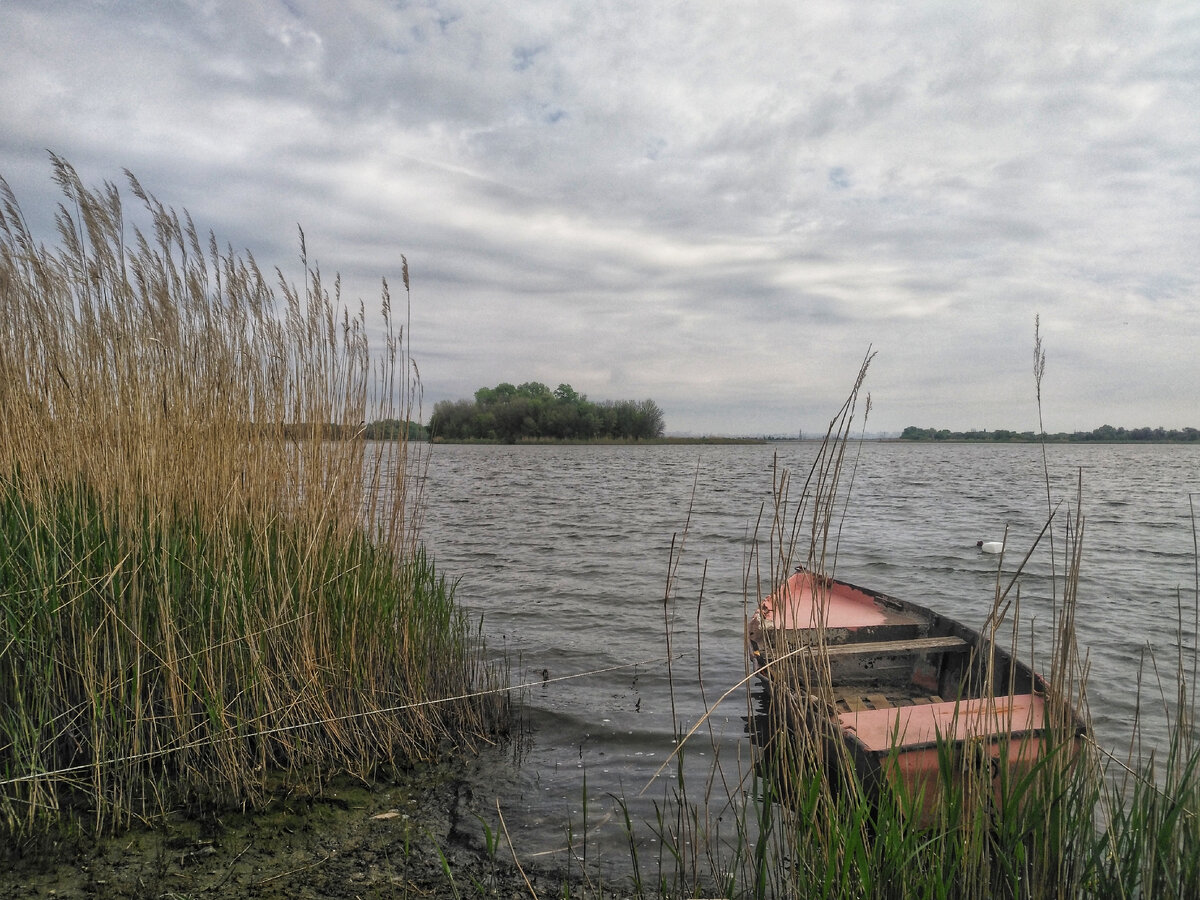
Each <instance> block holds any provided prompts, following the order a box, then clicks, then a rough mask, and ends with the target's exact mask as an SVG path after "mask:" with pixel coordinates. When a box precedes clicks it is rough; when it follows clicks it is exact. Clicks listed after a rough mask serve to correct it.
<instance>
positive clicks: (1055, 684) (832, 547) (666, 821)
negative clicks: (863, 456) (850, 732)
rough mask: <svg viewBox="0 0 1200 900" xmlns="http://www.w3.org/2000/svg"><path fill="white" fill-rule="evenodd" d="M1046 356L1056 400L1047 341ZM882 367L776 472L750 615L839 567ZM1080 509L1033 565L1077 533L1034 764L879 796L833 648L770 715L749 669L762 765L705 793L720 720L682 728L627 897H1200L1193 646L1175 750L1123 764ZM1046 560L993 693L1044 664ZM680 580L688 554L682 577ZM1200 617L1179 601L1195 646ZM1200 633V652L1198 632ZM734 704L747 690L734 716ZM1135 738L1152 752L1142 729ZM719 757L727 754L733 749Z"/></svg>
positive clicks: (966, 769) (1006, 591)
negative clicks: (796, 477) (1093, 646)
mask: <svg viewBox="0 0 1200 900" xmlns="http://www.w3.org/2000/svg"><path fill="white" fill-rule="evenodd" d="M1037 352H1038V355H1039V359H1038V367H1037V369H1036V375H1037V378H1038V391H1039V400H1040V389H1041V380H1040V379H1041V367H1043V366H1044V355H1042V350H1041V344H1040V336H1039V341H1038V348H1037ZM869 364H870V356H868V358H867V359H866V360H865V361H864V364H863V367H862V369H861V370H860V372H859V376H858V379H857V381H856V383H855V385H854V387H853V389H852V391H851V393H850V395H849V397H848V399H847V401H846V403H845V405H844V406H843V407H842V408H841V410H840V411H839V412H838V414H837V415H836V416H835V417H834V419H833V421H832V422H831V424H830V428H829V431H828V433H827V435H826V438H825V441H824V443H823V444H822V445H821V446H820V448H819V450H818V452H817V454H816V456H815V458H814V461H813V464H812V466H811V468H810V469H809V470H808V471H807V472H806V473H803V482H802V483H801V484H800V486H799V490H798V491H795V492H793V481H792V475H791V473H789V472H787V471H784V470H782V469H779V468H777V469H776V472H775V476H774V492H773V495H774V496H773V502H771V503H769V504H766V505H764V507H763V510H762V511H761V513H760V516H759V528H758V530H757V535H758V539H757V540H756V541H755V546H754V550H753V552H752V554H751V556H750V558H749V560H748V565H747V571H746V585H747V611H748V612H749V611H751V610H752V609H753V606H754V605H755V604H756V603H757V602H758V601H759V600H761V599H762V598H763V597H764V596H766V595H767V594H769V593H771V592H772V591H773V590H774V589H775V588H776V587H777V586H778V585H779V584H780V583H781V582H782V581H783V580H784V579H785V578H786V577H787V576H788V575H789V574H790V573H791V572H792V569H793V567H794V565H797V564H802V565H804V566H805V567H806V568H808V569H810V570H812V571H814V572H817V573H828V574H833V572H834V571H835V568H836V563H837V551H838V540H839V535H840V524H839V523H840V520H841V517H842V516H843V514H844V511H845V506H846V504H847V503H848V502H849V495H850V488H851V485H852V483H853V479H854V474H855V465H856V463H855V454H854V452H853V448H854V443H855V437H854V434H853V430H852V429H853V428H854V427H855V426H856V425H861V424H862V423H865V418H866V413H867V412H869V409H870V398H869V396H868V397H866V398H865V401H860V396H859V394H860V390H861V388H862V385H863V380H864V378H865V376H866V372H867V369H868V367H869ZM860 412H861V416H860ZM1048 494H1049V492H1048ZM1081 495H1082V491H1079V492H1078V493H1077V494H1076V496H1075V498H1073V502H1072V503H1071V504H1069V506H1070V512H1069V514H1068V513H1062V512H1060V507H1059V506H1057V505H1055V504H1051V503H1048V513H1047V522H1046V528H1045V530H1044V531H1043V534H1042V536H1041V537H1040V538H1039V539H1038V542H1037V544H1035V547H1034V548H1030V551H1029V553H1030V554H1032V553H1033V552H1034V549H1036V547H1037V546H1038V545H1040V544H1041V543H1042V541H1043V540H1045V538H1046V537H1047V536H1048V535H1050V534H1051V533H1052V531H1053V532H1056V533H1057V534H1058V535H1059V537H1058V540H1057V541H1056V542H1054V543H1053V544H1052V545H1051V550H1050V552H1051V554H1052V555H1055V554H1061V556H1059V557H1058V558H1057V559H1056V561H1055V563H1054V572H1055V575H1054V581H1055V586H1054V590H1053V597H1052V602H1053V603H1054V625H1053V629H1054V634H1053V637H1052V641H1051V642H1050V647H1049V650H1048V651H1047V653H1046V654H1045V656H1044V657H1043V658H1039V659H1030V662H1031V663H1032V664H1033V665H1034V667H1035V668H1036V669H1037V670H1039V671H1041V672H1042V673H1043V674H1044V675H1045V691H1046V695H1047V709H1048V711H1049V725H1050V735H1049V738H1048V739H1047V740H1045V741H1044V743H1043V746H1042V748H1041V751H1040V754H1039V755H1038V757H1037V761H1036V763H1035V764H1033V765H1031V766H1025V767H1023V768H1021V767H1014V768H1013V770H1012V771H1011V772H1010V769H1009V766H1008V754H1009V753H1010V752H1013V749H1015V748H1010V749H1006V748H1005V747H1004V746H1001V748H1000V757H999V760H998V764H997V765H996V766H995V767H994V768H992V767H987V766H977V767H971V766H969V765H967V766H964V765H963V762H964V757H963V756H962V753H961V751H959V750H958V749H956V748H955V747H953V746H951V745H949V744H942V745H940V746H939V748H938V753H939V762H940V766H939V773H938V776H937V778H936V779H935V781H934V782H933V783H930V784H926V785H925V786H924V789H923V790H917V791H915V792H914V791H906V790H903V789H901V790H897V791H889V790H884V791H882V792H880V791H878V790H876V789H874V788H875V787H876V786H868V785H865V784H863V783H862V782H861V780H860V776H859V775H858V773H857V772H856V770H855V767H854V765H853V763H852V760H851V759H850V758H849V756H848V754H847V753H846V748H845V744H844V743H843V742H842V741H841V740H840V738H839V736H838V735H837V734H835V733H833V732H832V731H831V728H832V726H831V724H830V720H829V717H828V715H827V712H826V711H827V710H828V709H829V708H831V703H832V685H831V676H830V668H829V657H828V656H827V655H824V654H823V652H822V651H821V647H820V646H818V647H817V648H816V651H815V652H814V653H812V654H808V655H807V657H806V661H805V663H804V664H803V665H800V664H799V663H798V662H797V663H796V664H794V667H793V669H792V670H791V672H790V673H789V674H788V675H785V676H784V678H785V679H786V680H790V681H791V683H792V684H794V685H796V686H797V688H798V689H797V691H796V692H795V694H794V695H793V696H790V697H788V696H781V697H777V698H776V700H775V702H772V703H769V704H767V705H766V706H765V708H761V709H760V708H759V707H758V706H757V701H755V700H754V699H753V698H752V697H751V696H750V695H749V689H750V686H751V684H752V681H753V676H752V673H750V672H747V678H746V680H745V681H744V682H743V684H742V689H743V690H744V691H745V692H746V693H745V697H746V702H747V709H748V718H749V719H750V721H751V723H752V724H753V725H754V726H755V729H756V730H757V734H758V736H759V740H758V742H757V744H756V750H755V754H754V756H753V758H752V761H751V764H750V765H748V766H743V765H742V764H741V762H740V761H739V762H738V765H737V777H736V778H734V779H730V778H729V775H728V772H727V771H719V770H718V769H716V768H714V771H713V774H712V775H711V776H710V777H709V778H707V779H702V782H703V783H702V784H699V785H697V784H694V783H688V781H687V780H686V779H685V773H686V771H687V769H688V768H689V767H688V766H685V765H684V762H683V759H682V757H684V756H685V755H687V754H689V753H693V752H696V750H695V744H696V743H697V742H701V741H703V739H704V734H705V731H704V729H703V723H702V722H700V723H692V725H691V727H690V728H689V727H687V726H688V723H682V722H681V723H680V724H679V734H678V740H679V744H680V746H679V748H678V749H677V751H676V753H675V754H674V755H673V757H674V758H673V765H672V766H671V770H672V772H673V775H674V778H673V782H672V786H671V787H670V788H668V790H667V791H666V793H664V796H663V800H662V801H661V803H660V804H659V805H658V806H657V807H656V810H657V812H656V816H655V818H654V820H653V821H649V822H645V823H638V822H636V821H634V820H633V819H632V817H631V816H630V814H629V810H628V805H627V804H626V803H625V802H624V801H619V803H618V813H619V821H623V828H624V830H625V832H626V834H627V837H628V843H629V846H630V848H631V851H630V853H631V860H630V861H631V865H632V868H633V874H632V878H631V882H630V885H629V886H626V885H620V886H618V889H621V890H629V889H630V888H631V891H630V892H631V893H632V894H633V895H635V896H639V897H643V896H644V897H650V896H671V897H687V896H723V897H730V898H735V897H736V898H743V897H746V898H784V897H822V898H830V897H835V898H910V897H922V898H926V897H928V898H992V897H1005V898H1043V897H1044V898H1060V897H1072V898H1073V897H1086V898H1114V897H1116V898H1134V897H1145V898H1152V897H1153V898H1158V897H1172V898H1180V900H1182V898H1192V897H1200V852H1198V848H1200V745H1198V744H1197V735H1196V725H1195V722H1196V719H1195V699H1194V695H1193V693H1192V686H1193V685H1194V684H1195V666H1196V662H1195V657H1194V655H1193V656H1190V657H1189V656H1188V655H1187V654H1186V653H1185V652H1184V651H1183V650H1182V649H1181V651H1180V654H1179V657H1178V659H1177V660H1176V671H1175V672H1174V673H1173V680H1174V682H1175V689H1174V692H1173V693H1174V696H1173V697H1172V696H1170V694H1171V693H1172V691H1171V690H1169V689H1162V688H1160V693H1161V694H1162V696H1163V701H1164V706H1165V707H1166V708H1167V709H1168V711H1169V712H1171V713H1172V714H1173V719H1172V722H1171V728H1170V741H1169V743H1168V745H1167V746H1166V747H1165V748H1161V749H1160V751H1159V753H1157V754H1156V753H1150V754H1148V755H1146V756H1145V757H1136V758H1135V756H1134V754H1133V751H1132V749H1131V751H1130V754H1129V757H1128V758H1127V759H1121V758H1118V756H1117V755H1115V754H1114V753H1113V752H1112V751H1111V749H1110V748H1102V747H1099V746H1097V745H1096V744H1095V742H1094V740H1093V739H1092V738H1091V736H1090V729H1089V728H1088V727H1087V694H1086V675H1087V662H1086V658H1085V657H1082V656H1081V654H1080V653H1079V650H1078V647H1077V645H1076V641H1075V616H1076V610H1077V609H1078V608H1080V604H1082V603H1085V602H1086V598H1081V597H1080V592H1079V588H1080V572H1081V567H1082V547H1083V534H1084V524H1085V520H1084V516H1083V514H1082V509H1081V503H1080V497H1081ZM680 543H682V542H680ZM1046 543H1047V544H1049V543H1050V542H1049V541H1046ZM1029 558H1030V557H1029V555H1026V557H1025V559H1024V560H1022V561H1021V562H1020V563H1019V564H1018V565H1017V566H1016V574H1015V575H1014V576H1008V575H1006V576H1004V577H1003V578H1002V577H1001V570H1000V569H999V568H998V570H997V579H996V587H995V595H994V598H993V606H992V611H991V615H990V616H989V617H988V619H987V621H986V622H985V623H982V625H983V627H982V635H983V637H984V638H985V639H986V640H987V646H988V647H990V648H991V650H990V652H988V653H987V654H986V655H984V656H983V658H982V659H980V660H979V661H978V667H977V670H976V674H975V678H977V679H978V680H979V681H980V683H981V685H982V686H984V687H985V690H984V691H983V693H984V694H985V696H986V695H987V694H988V690H987V689H986V687H987V686H989V685H999V684H1003V682H1004V679H1003V678H1002V677H1000V674H1001V673H1000V672H999V668H1000V667H1003V666H1005V665H1008V660H1009V659H1013V658H1017V657H1018V656H1023V657H1024V658H1026V659H1029V658H1030V657H1031V656H1032V650H1031V649H1030V646H1024V647H1022V643H1024V642H1025V641H1027V640H1028V639H1029V634H1028V632H1027V631H1026V630H1024V629H1023V626H1022V622H1021V590H1020V588H1021V573H1022V571H1023V569H1024V566H1025V564H1026V563H1027V562H1028V559H1029ZM678 566H679V560H678V559H673V560H672V564H671V572H672V573H674V572H675V571H676V569H677V567H678ZM1197 580H1198V584H1197V586H1196V587H1200V577H1198V579H1197ZM668 593H670V589H668ZM1186 606H1187V604H1186V603H1185V602H1184V600H1183V597H1182V594H1181V598H1180V609H1181V616H1180V621H1181V633H1183V632H1186V628H1185V627H1183V626H1185V625H1186V624H1187V623H1186V622H1185V617H1184V612H1183V611H1184V609H1185V607H1186ZM1191 608H1192V609H1193V610H1194V609H1195V597H1194V596H1193V599H1192V605H1191ZM1191 627H1192V631H1193V644H1192V646H1193V648H1194V646H1195V644H1194V635H1195V632H1196V631H1197V629H1196V628H1195V621H1194V620H1193V622H1192V623H1191ZM1021 635H1024V637H1023V638H1022V637H1021ZM818 643H819V642H818ZM1182 646H1183V642H1181V647H1182ZM1193 653H1194V650H1193ZM784 664H786V661H785V663H784ZM701 677H702V676H701ZM1171 678H1172V676H1168V683H1170V680H1171ZM1132 687H1133V686H1132V685H1131V689H1132ZM993 696H994V695H993ZM732 697H737V691H736V689H734V690H731V691H730V692H728V693H726V694H725V695H724V696H722V697H721V698H720V699H719V700H718V701H716V702H717V704H719V703H721V702H724V701H725V700H727V699H729V698H732ZM997 699H999V698H997ZM1168 700H1170V701H1173V702H1167V701H1168ZM1081 725H1082V726H1083V727H1082V728H1081ZM1131 729H1132V732H1133V739H1134V742H1135V743H1136V741H1137V733H1136V732H1137V723H1136V722H1135V723H1131ZM1014 742H1015V741H1014ZM1132 746H1133V745H1131V747H1132ZM703 750H704V751H706V752H709V753H711V754H712V755H714V756H715V755H716V754H717V752H718V751H719V746H718V744H717V743H716V742H715V741H714V742H712V743H710V744H708V745H706V746H704V747H703ZM728 765H729V764H728V762H727V763H726V768H728ZM693 781H694V776H693ZM714 811H717V814H714ZM644 829H645V830H648V831H649V833H650V834H651V835H653V838H654V840H655V841H656V842H659V844H660V846H661V851H660V852H658V853H657V854H655V856H654V857H653V858H651V859H648V858H647V853H646V852H645V850H642V851H641V852H639V850H638V847H639V846H644V845H645V842H644V841H643V840H641V836H642V835H643V834H644Z"/></svg>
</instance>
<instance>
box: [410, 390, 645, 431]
mask: <svg viewBox="0 0 1200 900" xmlns="http://www.w3.org/2000/svg"><path fill="white" fill-rule="evenodd" d="M663 429H664V420H663V411H662V409H660V408H659V406H658V404H657V403H655V402H654V401H653V400H641V401H637V400H616V401H613V400H605V401H602V402H599V403H595V402H592V401H590V400H588V398H587V397H586V396H585V395H583V394H580V393H577V392H576V391H575V389H574V388H572V387H571V385H569V384H560V385H559V386H558V387H557V388H555V389H554V390H553V391H552V390H550V388H548V387H547V386H546V385H544V384H542V383H541V382H537V381H527V382H525V383H524V384H521V385H516V386H514V385H512V384H509V383H508V382H502V383H501V384H498V385H496V386H495V387H494V388H488V387H482V388H480V389H479V390H477V391H476V392H475V399H474V400H473V401H471V400H442V401H440V402H439V403H436V404H435V405H434V407H433V415H432V416H431V417H430V419H429V434H430V437H431V439H432V440H435V441H490V442H496V443H506V444H515V443H517V442H518V441H609V440H611V441H639V440H653V439H657V438H661V437H662V435H663Z"/></svg>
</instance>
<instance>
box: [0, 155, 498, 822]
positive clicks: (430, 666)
mask: <svg viewBox="0 0 1200 900" xmlns="http://www.w3.org/2000/svg"><path fill="white" fill-rule="evenodd" d="M52 166H53V172H54V178H55V181H56V182H57V184H58V185H59V187H60V188H61V191H62V196H63V201H62V202H61V203H60V205H59V208H58V212H57V215H56V219H55V220H56V226H57V238H58V243H57V245H55V246H50V247H47V246H46V245H44V244H43V243H40V242H38V241H37V240H36V239H35V238H34V236H33V235H32V233H31V232H30V230H29V228H28V226H27V224H26V222H25V219H24V216H23V215H22V212H21V209H20V206H19V204H18V202H17V199H16V197H15V196H14V195H13V192H12V191H11V189H10V188H9V186H8V184H7V183H5V182H3V180H0V200H2V208H0V421H3V423H4V427H3V428H0V605H2V609H3V625H2V629H3V630H2V631H0V830H3V831H4V832H6V833H8V834H10V835H13V836H16V837H18V838H20V837H24V836H29V835H33V834H36V833H38V832H39V831H44V830H45V829H46V828H48V827H51V826H52V825H54V824H55V823H63V822H68V821H75V820H77V819H78V818H79V817H80V816H86V817H87V819H88V820H89V822H90V827H93V828H94V829H96V830H97V831H108V830H112V829H118V828H122V827H124V826H126V825H128V824H129V823H131V822H133V821H135V820H153V819H155V818H156V817H159V816H161V815H162V814H163V812H164V811H165V810H166V809H168V808H170V807H171V806H172V805H173V804H178V803H180V802H186V803H192V804H201V805H206V804H222V803H233V804H253V803H255V802H257V801H258V800H260V799H262V798H263V797H264V796H265V795H266V794H267V793H268V792H269V791H270V790H271V788H272V786H273V785H278V784H280V783H283V784H297V783H307V784H310V785H311V784H314V783H315V784H317V785H319V783H320V781H321V780H322V779H323V778H325V777H327V776H328V775H329V774H330V773H333V772H342V771H349V772H355V773H361V774H367V773H369V772H372V771H374V770H375V769H377V768H378V767H379V766H380V765H382V764H394V765H407V764H410V763H412V762H414V761H417V760H421V759H426V758H430V757H433V756H434V755H436V754H437V753H438V752H439V750H440V749H441V748H442V747H444V746H445V745H447V744H455V745H462V744H467V745H470V744H472V743H473V742H477V741H479V740H486V739H488V737H487V736H488V735H489V734H491V733H493V731H494V729H495V728H496V727H498V725H499V724H500V723H501V721H502V720H503V716H504V714H505V711H506V709H505V701H503V700H502V699H495V698H494V697H492V698H480V697H468V698H465V699H459V700H450V701H447V700H446V698H453V697H464V696H465V695H469V694H472V693H473V692H474V691H476V690H477V689H480V688H488V687H490V686H493V684H494V681H495V676H494V675H493V673H491V672H490V670H488V669H487V668H486V667H485V666H484V664H483V662H482V658H481V655H480V649H479V647H478V646H477V645H476V644H475V642H473V641H472V640H471V639H470V638H471V636H470V635H469V633H468V630H467V623H466V621H465V619H464V617H463V614H462V613H461V612H460V611H459V609H458V607H457V606H456V605H455V604H454V601H453V592H452V589H451V587H450V585H448V584H447V582H446V581H445V579H444V578H443V577H442V576H441V575H440V574H439V573H438V572H437V570H436V569H435V567H434V565H433V563H432V561H431V560H429V559H428V558H427V557H426V556H425V554H424V553H423V551H422V550H421V545H420V541H419V529H418V523H419V515H420V510H421V504H422V497H421V495H420V491H419V484H420V479H417V478H413V477H412V476H413V474H414V473H417V472H418V470H419V467H420V465H421V457H420V453H419V450H418V448H417V447H415V446H413V445H410V444H409V442H408V438H407V434H406V433H404V431H405V430H404V429H400V433H399V434H398V435H397V436H396V437H395V438H393V439H390V440H384V441H367V440H366V439H365V437H364V432H363V428H362V426H363V423H364V422H366V421H368V420H372V419H386V418H395V419H400V420H402V421H403V420H408V419H410V418H418V417H419V405H420V383H419V378H418V377H417V374H416V369H415V366H414V365H413V363H412V360H411V358H410V356H409V354H408V350H407V348H406V346H405V344H404V341H405V339H406V334H405V329H404V327H403V325H400V324H398V323H397V322H396V320H395V316H394V313H393V309H392V301H391V297H390V294H389V290H388V286H387V283H386V282H384V283H383V287H382V296H381V306H382V316H383V319H382V323H381V329H382V334H383V336H384V337H383V346H382V349H381V351H376V350H374V349H373V347H372V345H371V343H370V341H369V340H368V335H369V333H370V332H371V331H372V329H371V328H370V327H368V323H367V320H366V314H365V308H364V306H363V305H362V304H361V303H360V304H359V305H358V309H357V311H356V312H353V313H352V312H351V311H350V310H349V309H348V308H347V306H346V305H345V303H344V302H343V300H342V297H341V286H340V279H338V278H335V279H334V280H333V282H332V284H330V283H329V282H328V281H327V279H325V277H324V276H323V274H322V272H321V271H320V269H319V268H318V267H317V266H315V265H313V264H310V262H309V259H308V256H307V249H306V246H305V241H304V236H303V233H302V232H301V234H300V264H301V267H302V270H303V284H302V285H300V286H297V285H295V284H292V283H291V282H289V281H288V280H287V278H286V277H285V276H284V274H283V272H282V271H281V270H279V269H276V270H275V273H274V283H272V282H271V280H269V279H268V277H267V276H266V275H264V273H263V271H262V270H261V269H260V267H259V266H258V264H257V262H256V261H255V260H254V258H253V256H252V255H251V254H249V253H245V254H240V255H239V254H236V253H234V252H233V250H232V248H226V249H222V248H221V247H220V245H219V244H218V241H217V239H216V237H215V236H214V235H212V234H211V233H210V234H209V235H208V236H207V238H204V237H202V235H201V233H200V232H198V230H197V229H196V227H195V225H194V224H193V222H192V220H191V218H190V217H189V216H188V215H187V213H186V212H184V213H182V214H179V213H177V212H176V211H175V210H174V209H171V208H170V207H167V206H164V205H163V204H162V203H160V202H159V201H158V200H157V199H155V198H154V197H153V195H151V194H150V193H148V192H147V191H146V190H145V189H144V188H143V187H142V185H141V184H140V183H139V182H138V180H137V179H136V178H135V177H134V176H133V175H128V179H127V180H128V191H129V193H130V194H131V195H132V196H133V197H134V198H136V200H137V201H138V202H139V205H138V206H136V207H135V210H134V213H133V215H132V216H131V217H130V218H129V219H127V214H126V209H125V206H124V204H123V200H122V196H121V192H120V191H119V190H118V188H117V187H116V185H114V184H112V183H105V184H103V185H102V186H101V187H99V188H95V189H92V188H88V187H86V186H85V185H84V184H83V183H82V182H81V181H80V179H79V177H78V175H77V174H76V172H75V170H74V169H73V168H72V167H71V166H70V165H69V164H68V163H67V162H66V161H65V160H63V159H60V158H58V157H52ZM127 174H128V173H127ZM139 222H140V224H138V223H139ZM402 273H403V280H404V288H405V293H406V297H407V294H408V290H409V278H408V269H407V263H406V262H405V263H404V264H403V269H402Z"/></svg>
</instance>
